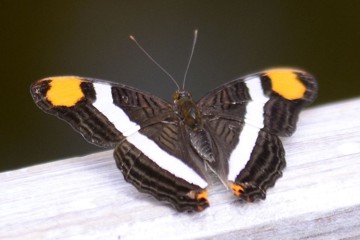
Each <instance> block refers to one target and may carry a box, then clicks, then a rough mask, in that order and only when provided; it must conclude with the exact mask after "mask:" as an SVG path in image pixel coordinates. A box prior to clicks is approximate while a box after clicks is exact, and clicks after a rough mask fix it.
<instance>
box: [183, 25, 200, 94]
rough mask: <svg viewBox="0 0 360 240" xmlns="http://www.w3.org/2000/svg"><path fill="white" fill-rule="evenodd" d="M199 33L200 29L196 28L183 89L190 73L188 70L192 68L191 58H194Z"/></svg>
mask: <svg viewBox="0 0 360 240" xmlns="http://www.w3.org/2000/svg"><path fill="white" fill-rule="evenodd" d="M197 35H198V30H197V29H195V31H194V41H193V44H192V48H191V53H190V57H189V61H188V64H187V66H186V70H185V74H184V79H183V84H182V89H183V90H184V89H185V81H186V77H187V74H188V71H189V68H190V63H191V59H192V57H193V55H194V50H195V45H196V41H197Z"/></svg>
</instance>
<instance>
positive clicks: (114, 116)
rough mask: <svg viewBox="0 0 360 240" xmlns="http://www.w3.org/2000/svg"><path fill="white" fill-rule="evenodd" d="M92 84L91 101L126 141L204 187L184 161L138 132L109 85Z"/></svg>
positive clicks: (164, 167) (171, 171)
mask: <svg viewBox="0 0 360 240" xmlns="http://www.w3.org/2000/svg"><path fill="white" fill-rule="evenodd" d="M93 86H94V89H95V93H96V101H95V102H94V103H93V106H94V107H96V108H97V109H98V110H99V111H100V112H101V113H102V114H103V115H104V116H105V117H107V119H108V120H109V121H110V122H112V123H113V124H114V126H115V128H116V129H117V130H119V131H120V132H121V133H122V134H123V135H124V136H125V137H126V139H127V141H129V142H130V143H131V144H132V145H134V146H135V147H136V148H137V149H139V150H140V151H141V152H142V153H143V154H144V155H146V156H147V157H148V158H150V159H151V160H152V161H153V162H154V163H156V164H157V165H158V166H159V167H160V168H162V169H164V170H166V171H168V172H170V173H172V174H174V175H175V176H177V177H179V178H181V179H184V180H185V181H187V182H189V183H193V184H195V185H198V186H199V187H201V188H205V187H206V186H207V185H208V184H207V182H206V181H205V180H204V179H202V178H201V177H200V176H199V175H198V174H197V173H196V172H195V171H194V170H193V169H191V168H190V167H189V166H187V165H186V164H185V163H184V162H182V161H181V160H180V159H178V158H176V157H174V156H172V155H170V154H168V153H167V152H165V151H164V150H162V149H161V148H160V147H159V146H158V145H157V144H156V143H155V142H154V141H153V140H151V139H149V138H148V137H147V136H145V135H143V134H141V133H140V132H138V130H140V126H139V125H138V124H136V123H135V122H132V121H131V120H130V119H129V117H128V116H127V115H126V113H125V112H124V111H123V110H122V109H121V108H120V107H118V106H116V105H115V104H114V101H113V97H112V93H111V86H110V85H108V84H104V83H93Z"/></svg>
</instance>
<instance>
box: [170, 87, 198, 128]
mask: <svg viewBox="0 0 360 240" xmlns="http://www.w3.org/2000/svg"><path fill="white" fill-rule="evenodd" d="M173 100H174V103H175V107H176V112H177V113H178V114H179V117H180V118H181V120H182V121H183V123H184V124H185V125H187V126H188V127H190V128H191V129H192V130H193V131H195V132H197V131H200V130H201V129H202V121H201V113H200V111H199V109H198V107H197V106H196V104H195V103H194V101H193V100H192V97H191V94H190V93H189V92H186V91H179V90H177V91H176V92H175V93H174V94H173Z"/></svg>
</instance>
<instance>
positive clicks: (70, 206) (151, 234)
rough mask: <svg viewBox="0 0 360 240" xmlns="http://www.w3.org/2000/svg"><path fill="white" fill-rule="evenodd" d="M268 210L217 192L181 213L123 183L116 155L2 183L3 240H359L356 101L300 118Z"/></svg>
mask: <svg viewBox="0 0 360 240" xmlns="http://www.w3.org/2000/svg"><path fill="white" fill-rule="evenodd" d="M284 146H285V149H286V158H287V168H286V169H285V172H284V175H283V177H282V178H281V179H280V180H279V181H278V182H277V184H276V186H275V187H274V188H272V189H270V190H269V191H268V195H267V199H266V200H265V201H261V202H257V203H253V204H243V203H240V202H238V201H236V199H235V198H234V197H233V196H232V194H231V193H230V192H229V191H228V190H226V189H225V188H224V187H223V186H222V185H221V184H220V183H219V182H216V181H214V183H213V185H212V186H211V187H210V190H209V191H210V193H209V199H210V201H211V206H210V208H208V209H206V210H205V211H204V212H201V213H193V214H189V213H178V212H176V211H175V210H173V209H172V208H170V207H168V206H167V205H165V204H164V203H160V202H158V201H156V200H155V199H153V198H152V197H150V196H148V195H145V194H142V193H139V192H137V190H136V189H135V188H134V187H132V186H131V185H129V184H127V183H126V182H124V180H123V177H122V175H121V173H120V172H119V171H118V170H117V168H116V166H115V162H114V160H113V159H112V151H106V152H100V153H96V154H93V155H88V156H84V157H79V158H71V159H65V160H59V161H54V162H51V163H48V164H42V165H37V166H33V167H28V168H24V169H20V170H16V171H10V172H4V173H1V174H0V239H121V240H123V239H139V238H142V239H145V238H146V239H195V238H201V239H339V238H351V239H360V191H359V190H360V98H357V99H352V100H348V101H344V102H339V103H334V104H329V105H325V106H320V107H316V108H312V109H309V110H306V111H304V112H303V113H302V114H301V118H300V121H299V124H298V131H297V132H296V133H295V134H294V135H293V136H292V137H291V138H286V139H284Z"/></svg>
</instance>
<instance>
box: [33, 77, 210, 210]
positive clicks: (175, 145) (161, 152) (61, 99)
mask: <svg viewBox="0 0 360 240" xmlns="http://www.w3.org/2000/svg"><path fill="white" fill-rule="evenodd" d="M31 94H32V96H33V98H34V101H35V103H36V104H37V105H38V106H39V107H40V108H41V109H42V110H44V111H45V112H47V113H50V114H52V115H55V116H57V117H59V118H60V119H62V120H64V121H66V122H68V123H69V124H70V125H71V126H72V127H73V128H74V129H75V130H77V131H78V132H80V133H81V134H82V135H83V136H84V138H85V139H86V140H88V141H89V142H91V143H93V144H96V145H98V146H116V148H115V152H114V157H115V160H116V163H117V166H118V167H119V169H120V170H121V172H122V173H123V175H124V178H125V179H126V180H127V181H128V182H131V183H132V184H133V185H134V186H135V187H137V188H138V189H139V190H140V191H142V192H147V193H150V194H152V195H153V196H155V197H156V198H158V199H160V200H166V201H168V202H170V203H171V204H172V205H173V206H174V207H175V208H177V209H178V210H180V211H184V210H195V211H201V210H203V209H205V208H206V207H207V206H208V205H209V204H208V201H207V196H206V187H207V182H206V180H205V173H204V172H205V170H204V168H203V167H202V163H201V161H200V160H201V159H200V158H199V157H197V156H196V155H195V154H194V152H193V151H191V147H190V145H189V141H188V137H187V136H188V134H186V132H185V128H184V127H183V126H181V124H179V119H178V118H177V117H176V115H175V113H174V111H173V108H172V105H170V104H169V103H167V102H166V101H164V100H162V99H160V98H158V97H155V96H153V95H151V94H148V93H145V92H143V91H140V90H138V89H135V88H132V87H129V86H125V85H121V84H114V83H109V82H106V81H102V80H97V79H88V78H80V77H54V78H48V79H43V80H40V81H38V82H36V83H35V84H33V85H32V87H31ZM188 149H190V151H188Z"/></svg>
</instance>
